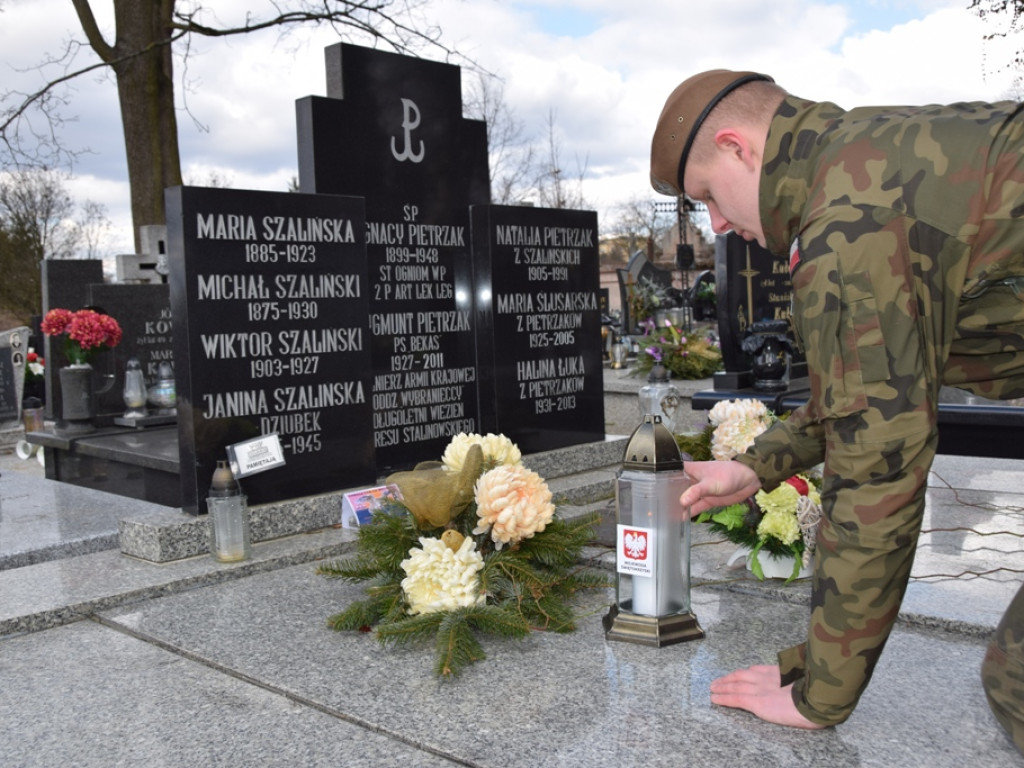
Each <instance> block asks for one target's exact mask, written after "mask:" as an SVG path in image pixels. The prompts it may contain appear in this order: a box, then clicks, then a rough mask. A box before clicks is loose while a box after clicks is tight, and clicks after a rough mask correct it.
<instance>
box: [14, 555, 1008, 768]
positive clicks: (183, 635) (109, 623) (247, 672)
mask: <svg viewBox="0 0 1024 768" xmlns="http://www.w3.org/2000/svg"><path fill="white" fill-rule="evenodd" d="M358 594H359V588H358V587H357V586H353V585H345V584H343V583H340V582H337V581H328V580H326V579H323V578H321V577H319V576H317V575H315V573H313V568H312V566H311V565H300V566H293V567H290V568H286V569H283V570H279V571H276V572H273V573H264V574H258V575H255V576H252V577H251V578H247V579H242V580H237V581H233V582H230V583H222V584H217V585H213V586H210V587H205V588H200V589H195V590H191V591H189V592H185V593H182V594H178V595H173V596H169V597H165V598H160V599H153V600H147V601H143V602H141V603H139V604H135V605H129V606H124V607H121V608H118V609H114V610H110V611H104V612H101V615H100V616H99V617H98V620H99V621H100V622H102V624H103V626H99V625H97V624H94V623H91V622H90V623H79V624H75V625H72V626H69V627H62V628H57V629H52V630H46V631H44V632H41V633H36V634H33V635H26V636H22V637H18V638H10V639H8V640H3V641H0V643H2V646H0V647H2V653H0V674H2V676H3V679H4V680H5V682H6V683H9V684H10V685H11V688H10V690H18V691H19V695H18V696H17V697H16V698H17V702H16V703H13V702H12V701H10V700H8V702H6V703H0V717H2V718H3V721H4V722H5V725H7V726H8V727H6V728H5V729H4V733H3V735H0V750H2V751H3V752H4V753H5V754H15V755H27V756H28V760H27V762H25V763H23V764H25V765H44V764H49V763H47V762H46V760H47V759H48V756H49V755H50V754H55V755H67V756H69V757H71V758H73V759H72V760H71V762H73V763H74V764H76V765H101V764H104V763H103V761H104V760H107V761H108V762H107V763H106V764H112V762H116V759H115V758H118V757H119V758H121V759H125V758H126V757H127V756H128V755H130V756H131V759H132V761H134V762H138V763H153V762H157V761H159V760H160V758H163V757H165V756H166V754H167V750H168V745H170V746H173V745H176V744H179V743H182V742H183V741H184V737H183V736H182V731H185V732H188V733H189V734H190V738H191V742H190V743H189V744H188V745H187V750H188V751H187V752H186V753H185V754H186V755H188V756H190V757H192V756H194V757H196V758H198V759H200V761H202V758H203V756H215V755H217V754H220V753H219V752H218V750H219V749H220V748H221V747H222V746H223V744H225V743H226V744H227V745H231V747H232V748H233V749H238V750H239V759H238V760H237V761H232V763H233V764H239V765H241V764H261V765H262V764H292V765H297V764H311V763H305V762H303V761H302V759H301V757H299V758H298V762H295V761H292V762H291V763H289V762H287V760H288V757H287V756H289V755H290V754H292V751H293V749H294V750H295V753H296V754H298V755H301V754H302V752H301V750H307V749H310V748H311V747H310V745H309V741H308V738H309V736H308V732H307V730H306V728H305V727H303V726H305V725H308V722H307V718H308V719H309V720H310V721H315V722H320V721H319V715H321V714H323V715H326V716H328V718H329V719H330V718H333V719H334V720H335V721H337V722H335V723H333V725H331V724H328V725H327V727H326V729H325V730H324V731H323V732H322V740H323V742H324V743H322V744H320V747H321V748H322V749H329V748H333V749H334V750H335V752H334V754H335V755H336V756H337V758H338V759H339V760H340V762H339V763H337V764H342V765H363V764H369V763H363V762H360V760H361V759H362V757H363V755H362V752H361V750H362V749H363V745H362V741H361V740H360V739H355V738H353V739H352V740H351V741H348V738H350V737H348V736H347V733H348V724H349V723H351V724H354V725H357V726H359V730H360V731H361V732H362V734H361V735H362V737H363V738H364V739H369V738H370V737H371V736H372V737H374V739H376V738H379V739H382V740H384V741H390V742H393V744H394V748H395V750H396V752H395V753H394V754H390V753H388V752H387V750H385V751H384V752H383V753H380V754H378V756H377V758H376V759H377V762H376V763H374V764H376V765H380V766H395V767H396V768H398V767H399V766H407V765H420V764H426V765H432V764H436V763H434V762H430V761H434V760H436V759H437V756H439V755H440V756H445V757H447V758H448V760H450V764H452V765H470V766H480V767H481V768H483V767H484V766H486V767H488V768H490V767H491V766H493V767H494V768H497V767H498V766H502V767H503V768H519V767H520V766H521V767H522V768H548V767H551V768H554V767H555V766H587V768H603V767H605V766H608V767H609V768H612V767H614V768H620V767H621V766H623V765H648V766H677V765H680V764H685V765H700V766H704V765H720V764H728V765H771V766H773V767H778V768H788V767H789V766H800V767H801V768H805V767H806V766H809V765H828V766H832V767H833V768H843V767H845V766H851V767H852V766H929V767H930V768H962V766H963V765H983V766H986V768H1002V767H1003V766H1017V765H1020V761H1021V756H1020V754H1019V753H1018V752H1017V751H1016V750H1015V749H1014V748H1013V746H1012V745H1011V743H1010V742H1009V741H1008V740H1007V739H1006V738H1005V736H1004V735H1003V733H1002V731H1001V730H1000V729H999V728H998V726H997V725H996V723H995V720H994V718H993V717H992V716H991V714H990V713H989V711H988V708H987V705H986V704H985V701H984V696H983V693H982V690H981V686H980V682H979V679H978V667H979V665H980V662H981V658H982V655H983V653H984V643H983V642H982V641H981V640H978V639H974V638H964V637H962V636H959V635H956V634H950V633H944V632H934V631H922V630H916V629H907V628H902V627H901V628H899V629H897V631H896V632H895V633H894V635H893V637H892V639H891V641H890V643H889V646H888V647H887V649H886V652H885V654H884V655H883V657H882V660H881V662H880V664H879V666H878V670H877V673H876V676H875V679H874V681H873V682H872V684H871V686H870V687H869V688H868V690H867V692H866V693H865V695H864V697H863V699H862V701H861V704H860V706H859V708H858V710H857V711H856V712H855V713H854V715H853V717H852V718H851V719H850V720H849V721H848V722H847V723H845V724H843V725H841V726H839V727H837V728H835V729H829V730H826V731H822V732H807V731H797V730H788V729H783V728H780V727H777V726H773V725H769V724H765V723H762V722H760V721H758V720H756V719H755V718H753V717H752V716H750V715H748V714H746V713H742V712H737V711H733V710H727V709H722V708H717V707H713V706H711V704H710V700H709V694H708V686H709V684H710V681H711V680H712V679H713V678H714V677H716V676H718V675H720V674H722V673H724V672H726V671H728V670H730V669H732V668H734V667H737V666H742V665H747V664H751V663H757V662H770V661H771V660H772V659H773V656H774V653H775V651H776V650H777V649H778V648H780V647H783V646H784V645H787V644H789V643H791V642H792V641H794V640H795V639H796V638H798V637H799V635H800V633H801V631H802V628H803V623H804V619H805V615H806V612H805V609H804V608H803V607H802V606H798V605H789V604H787V603H783V602H778V601H775V600H771V599H765V598H764V597H761V596H756V595H748V594H735V593H730V592H728V591H724V590H721V589H711V588H698V589H695V590H694V593H693V598H694V599H693V603H694V610H695V612H696V614H697V616H698V618H699V620H700V622H701V625H702V626H703V627H704V629H705V630H706V632H707V637H706V638H705V639H703V640H698V641H693V642H690V643H684V644H681V645H676V646H670V647H667V648H661V649H654V648H647V647H644V646H637V645H630V644H625V643H615V642H608V641H606V640H605V639H604V635H603V631H602V628H601V616H602V614H603V612H604V610H605V604H606V603H607V601H608V599H609V596H608V595H594V596H592V597H591V598H589V599H588V601H587V605H588V606H589V608H590V611H591V612H590V614H589V615H587V616H585V617H584V618H583V620H582V621H581V622H580V626H579V629H578V631H577V632H575V633H573V634H570V635H553V634H543V633H535V634H533V635H531V636H530V637H529V638H527V639H525V640H523V641H499V640H485V642H484V648H485V651H486V652H487V654H488V658H487V659H486V660H485V661H483V662H481V663H478V664H476V665H473V666H472V667H470V668H469V669H468V670H467V671H466V672H465V673H464V674H463V675H462V676H461V677H460V678H459V679H457V680H455V681H450V682H442V681H438V680H436V679H435V678H434V677H433V676H432V673H431V671H430V670H431V664H432V656H431V653H430V651H429V650H428V649H420V648H409V649H397V650H396V649H387V648H383V647H381V646H380V645H379V644H378V643H377V641H376V640H375V639H374V638H373V637H372V636H370V635H367V634H363V633H337V632H333V631H331V630H329V629H328V628H327V627H326V626H325V624H324V619H325V618H326V616H327V615H328V614H329V613H331V612H334V611H336V610H339V609H340V608H342V607H344V606H345V605H346V604H348V602H349V601H350V600H352V599H355V598H356V597H358ZM104 651H107V652H106V653H104ZM103 656H105V657H106V659H107V661H106V663H105V667H106V673H105V674H101V673H100V672H99V671H98V670H97V669H96V667H97V666H99V665H98V663H97V662H98V661H99V659H100V658H102V657H103ZM58 666H59V668H60V669H61V672H60V674H56V673H55V667H58ZM131 701H134V702H136V707H135V709H136V710H137V711H138V712H137V714H135V713H133V712H132V711H131V710H130V709H129V704H128V702H131ZM154 707H159V708H160V711H161V712H164V713H166V715H167V716H166V717H157V716H156V715H155V714H154V713H153V708H154ZM58 716H59V719H58V720H57V723H58V724H63V723H68V724H69V726H68V727H67V728H43V727H41V725H39V724H40V723H44V722H53V721H54V719H55V717H58ZM129 716H133V717H136V718H138V719H139V720H140V722H139V723H138V725H132V726H129V725H127V724H125V723H124V722H123V721H124V719H125V718H126V717H129ZM218 719H222V720H223V726H222V727H221V728H215V727H214V726H213V723H214V722H216V721H217V720H218ZM328 722H329V720H328ZM283 723H284V724H283ZM291 723H295V724H296V725H295V729H294V730H295V732H294V733H292V732H286V731H289V730H290V729H288V728H286V726H287V725H288V724H291ZM339 732H340V733H343V734H346V735H339ZM128 733H133V734H136V735H137V736H140V737H141V741H140V742H139V744H138V745H137V746H135V747H129V745H128V744H122V746H121V747H120V748H118V747H117V746H112V744H111V740H108V739H106V738H103V735H105V734H110V736H111V737H112V739H113V740H114V742H115V744H117V743H121V742H118V741H117V739H119V738H123V737H124V736H126V735H127V734H128ZM97 734H100V735H97ZM272 737H276V738H272ZM222 740H223V742H222ZM332 742H333V743H332ZM235 745H237V746H235ZM129 749H131V750H132V751H131V752H129V751H127V750H129ZM410 749H412V751H413V753H414V754H413V755H412V756H410V753H409V750H410ZM263 751H265V752H266V754H265V756H264V755H262V754H260V753H261V752H263ZM33 758H34V760H33ZM419 761H424V762H419ZM179 764H186V763H179ZM206 764H212V761H207V763H206Z"/></svg>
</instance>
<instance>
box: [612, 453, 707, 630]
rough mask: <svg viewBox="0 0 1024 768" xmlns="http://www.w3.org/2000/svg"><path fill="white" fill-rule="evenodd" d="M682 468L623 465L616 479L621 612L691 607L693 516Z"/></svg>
mask: <svg viewBox="0 0 1024 768" xmlns="http://www.w3.org/2000/svg"><path fill="white" fill-rule="evenodd" d="M688 485H689V480H688V479H687V477H686V474H685V473H684V472H683V471H681V470H678V471H671V472H641V471H637V470H623V471H621V472H620V473H619V476H618V478H617V479H616V483H615V495H616V522H617V536H616V588H615V596H616V601H617V603H618V606H619V610H620V611H624V612H628V613H634V614H638V615H641V616H671V615H673V614H677V613H687V612H689V610H690V520H689V518H688V517H685V516H684V515H683V509H682V507H681V506H680V505H679V497H680V495H682V493H683V491H684V490H686V488H687V486H688Z"/></svg>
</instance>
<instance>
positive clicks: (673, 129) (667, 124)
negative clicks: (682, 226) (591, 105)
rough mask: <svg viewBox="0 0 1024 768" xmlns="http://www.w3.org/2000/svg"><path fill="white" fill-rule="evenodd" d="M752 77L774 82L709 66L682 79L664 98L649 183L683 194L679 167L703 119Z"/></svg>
mask: <svg viewBox="0 0 1024 768" xmlns="http://www.w3.org/2000/svg"><path fill="white" fill-rule="evenodd" d="M754 80H767V81H768V82H770V83H773V82H775V81H774V80H772V78H770V77H768V75H761V74H758V73H757V72H733V71H731V70H728V69H712V70H709V71H707V72H701V73H700V74H699V75H694V76H693V77H691V78H689V79H687V80H684V81H683V82H682V83H680V84H679V85H678V86H677V87H676V89H675V90H674V91H672V93H671V94H669V97H668V101H666V102H665V107H664V109H662V110H661V116H660V117H659V118H658V126H657V127H656V128H655V129H654V138H653V139H652V140H651V186H653V187H654V189H655V191H656V192H659V193H661V194H663V195H672V196H678V195H681V194H683V171H684V170H685V169H686V158H687V156H688V155H689V154H690V147H691V146H693V139H694V138H695V137H696V135H697V131H698V130H699V129H700V126H701V124H702V123H703V122H704V119H705V118H706V117H707V116H708V115H709V114H710V112H711V110H712V109H714V108H715V105H717V104H718V102H720V101H721V100H722V99H724V98H725V97H726V96H728V95H729V94H730V93H732V92H733V91H734V90H736V89H737V88H739V87H740V86H741V85H745V84H746V83H750V82H753V81H754Z"/></svg>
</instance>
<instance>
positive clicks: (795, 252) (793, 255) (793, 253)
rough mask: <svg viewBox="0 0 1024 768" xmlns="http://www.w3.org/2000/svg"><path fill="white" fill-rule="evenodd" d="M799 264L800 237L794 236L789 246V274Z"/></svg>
mask: <svg viewBox="0 0 1024 768" xmlns="http://www.w3.org/2000/svg"><path fill="white" fill-rule="evenodd" d="M798 266H800V238H796V239H795V240H794V241H793V244H792V245H790V246H789V274H791V275H792V274H793V273H794V272H795V271H796V268H797V267H798Z"/></svg>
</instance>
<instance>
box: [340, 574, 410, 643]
mask: <svg viewBox="0 0 1024 768" xmlns="http://www.w3.org/2000/svg"><path fill="white" fill-rule="evenodd" d="M366 593H367V595H368V598H367V599H366V600H359V601H357V602H355V603H353V604H352V605H350V606H349V607H348V608H346V609H345V610H344V611H342V612H341V613H337V614H335V615H333V616H331V617H330V618H328V619H327V626H328V627H330V628H331V629H335V630H339V631H341V630H364V629H366V628H367V627H372V626H373V625H374V624H377V623H378V622H381V621H384V620H387V619H388V618H389V617H391V616H393V615H395V613H396V611H397V612H398V613H400V612H401V611H402V610H404V607H405V597H404V594H403V592H402V586H401V584H380V585H377V586H374V587H370V588H368V589H367V590H366Z"/></svg>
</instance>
